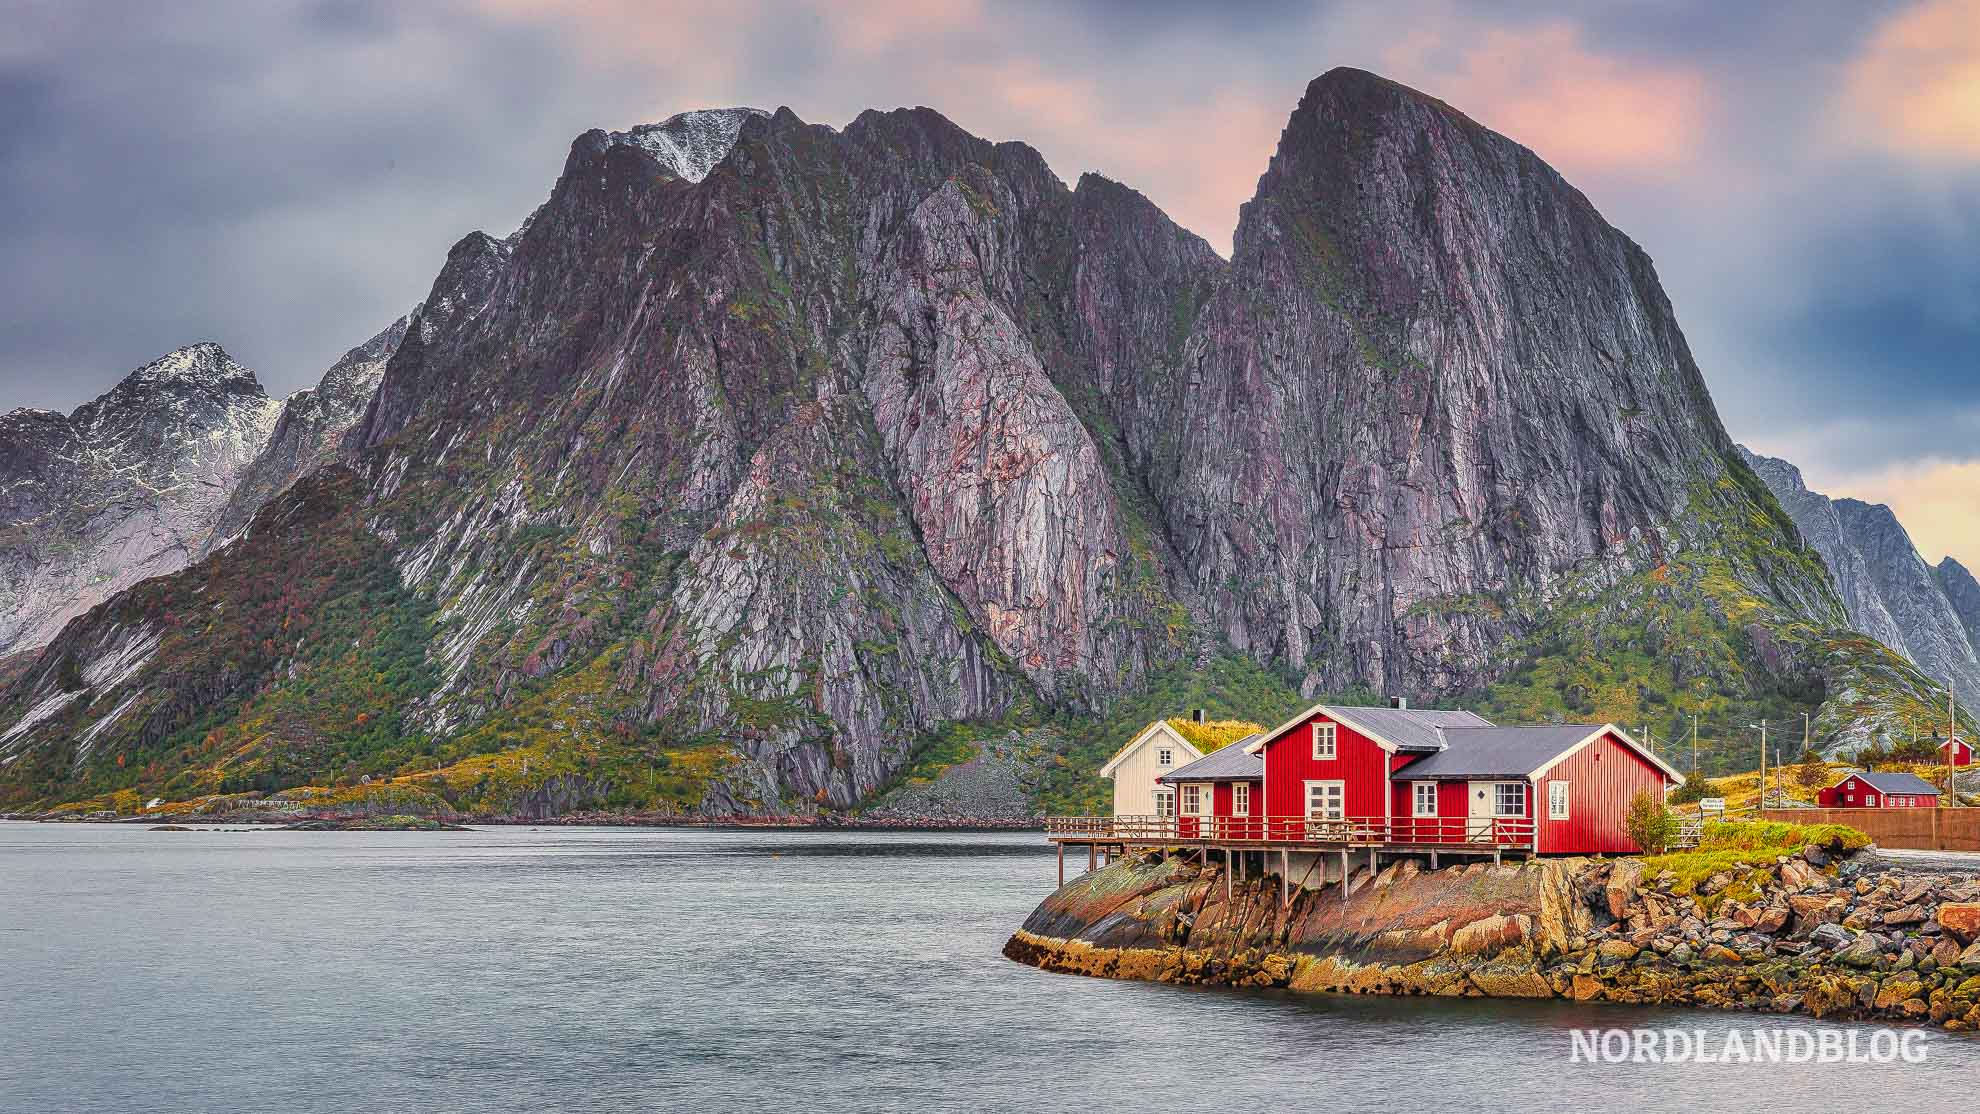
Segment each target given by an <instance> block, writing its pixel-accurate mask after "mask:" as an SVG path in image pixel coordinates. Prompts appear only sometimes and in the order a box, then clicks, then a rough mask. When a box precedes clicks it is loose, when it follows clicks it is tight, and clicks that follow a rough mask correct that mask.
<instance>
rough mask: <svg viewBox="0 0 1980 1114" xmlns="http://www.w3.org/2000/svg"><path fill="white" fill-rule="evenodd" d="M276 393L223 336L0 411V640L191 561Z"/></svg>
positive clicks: (271, 412)
mask: <svg viewBox="0 0 1980 1114" xmlns="http://www.w3.org/2000/svg"><path fill="white" fill-rule="evenodd" d="M279 408H280V404H279V403H276V402H274V401H273V400H271V399H270V398H269V397H268V396H267V394H265V393H264V392H263V391H262V389H261V384H260V383H259V382H258V381H256V379H255V377H254V373H253V372H251V371H249V370H247V369H246V368H244V367H242V366H241V365H239V364H237V363H235V362H234V361H233V359H232V358H230V357H229V356H228V355H227V353H226V352H225V351H224V350H222V349H221V347H220V346H219V345H217V344H211V343H207V344H194V345H189V346H187V347H185V348H181V349H178V350H177V351H174V352H171V353H169V354H167V355H165V356H162V357H160V358H159V359H157V360H154V361H152V362H151V363H149V364H146V365H145V366H143V367H141V368H138V369H137V370H136V371H133V372H131V373H130V374H129V375H128V376H126V377H125V378H124V379H123V381H122V382H120V383H118V384H117V386H116V387H114V388H113V389H111V390H110V391H109V392H108V393H107V394H105V395H103V396H102V397H100V398H98V399H96V400H95V401H93V402H89V403H86V404H85V405H83V406H81V407H79V408H78V409H77V410H76V411H75V412H74V413H73V414H69V415H67V416H64V415H61V414H56V413H51V412H49V411H45V410H25V409H24V410H16V411H14V412H13V413H11V414H8V415H7V416H6V417H5V418H0V490H4V492H5V494H4V496H0V523H4V524H5V527H4V534H0V537H4V541H0V653H6V652H12V651H16V650H20V649H25V648H29V647H34V646H39V645H42V644H44V643H46V642H47V641H49V640H50V639H51V638H53V637H54V636H55V633H56V632H57V631H59V630H60V629H61V628H62V625H63V624H64V623H67V622H68V621H69V620H70V619H73V618H75V617H76V616H78V615H81V614H83V613H84V612H86V611H88V610H89V609H90V608H92V607H95V606H96V605H97V604H99V603H101V602H103V601H104V600H106V599H109V598H110V597H112V596H114V595H116V594H117V593H118V592H121V591H123V590H124V589H125V588H128V587H130V586H131V585H133V584H136V583H137V582H139V581H141V580H144V579H146V578H147V577H153V576H160V575H163V574H166V573H170V572H173V571H175V570H177V569H179V568H182V567H184V566H185V565H186V563H187V562H188V561H190V560H192V559H193V557H194V555H195V554H197V553H198V552H199V550H200V547H201V545H202V544H203V543H204V542H205V540H206V538H207V535H208V534H209V533H210V532H211V530H212V528H213V524H214V523H215V522H216V521H217V520H218V519H219V517H220V514H221V511H222V508H223V507H224V506H225V504H226V501H227V498H228V495H229V493H230V492H231V491H232V490H233V487H234V484H235V481H236V480H237V478H238V477H239V476H240V474H241V472H242V470H243V469H244V468H246V467H247V465H248V464H249V462H250V461H251V460H252V459H253V458H254V455H255V453H256V452H257V451H258V450H259V449H260V447H261V445H262V443H263V442H264V441H266V440H267V437H268V433H269V430H270V429H271V428H273V426H274V424H275V419H276V412H277V410H278V409H279Z"/></svg>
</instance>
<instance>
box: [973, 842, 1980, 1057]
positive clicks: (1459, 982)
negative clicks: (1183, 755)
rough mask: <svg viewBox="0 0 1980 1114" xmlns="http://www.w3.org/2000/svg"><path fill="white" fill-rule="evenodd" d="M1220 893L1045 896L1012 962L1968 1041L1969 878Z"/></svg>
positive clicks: (1256, 882)
mask: <svg viewBox="0 0 1980 1114" xmlns="http://www.w3.org/2000/svg"><path fill="white" fill-rule="evenodd" d="M1342 888H1343V887H1342V885H1341V884H1339V883H1335V884H1332V885H1328V886H1326V887H1324V888H1322V889H1317V890H1309V889H1298V890H1295V891H1294V894H1293V898H1292V901H1291V903H1290V906H1289V907H1288V906H1282V905H1281V904H1280V899H1279V894H1280V889H1279V882H1278V880H1277V878H1276V877H1274V876H1269V875H1268V876H1264V877H1255V876H1254V877H1251V878H1249V879H1248V880H1247V881H1245V882H1240V883H1235V884H1234V885H1233V886H1232V887H1231V891H1230V892H1231V900H1230V901H1229V902H1226V900H1225V896H1224V895H1225V892H1226V891H1225V879H1224V876H1223V873H1222V869H1221V867H1220V866H1219V865H1218V864H1216V863H1215V862H1214V861H1213V862H1212V863H1210V864H1208V865H1202V864H1199V863H1196V862H1194V861H1192V860H1191V859H1190V858H1189V857H1187V856H1185V855H1164V854H1161V853H1151V854H1148V855H1143V856H1140V857H1135V858H1129V859H1125V860H1123V861H1121V862H1119V863H1116V864H1114V865H1112V866H1109V867H1107V868H1105V869H1102V870H1099V871H1096V872H1094V873H1092V874H1088V875H1085V876H1083V877H1081V878H1079V879H1076V880H1074V881H1073V882H1070V883H1068V884H1067V885H1066V886H1065V887H1063V888H1062V889H1060V890H1059V891H1058V892H1057V893H1054V894H1053V895H1052V896H1051V897H1049V898H1047V899H1046V900H1045V902H1044V903H1043V904H1041V905H1040V906H1039V907H1038V909H1037V910H1036V911H1034V912H1033V913H1032V914H1031V916H1030V917H1029V918H1028V919H1027V920H1026V921H1025V923H1024V926H1023V927H1022V928H1021V929H1020V930H1019V931H1018V932H1017V933H1016V934H1015V935H1013V936H1012V937H1011V939H1010V941H1009V942H1008V943H1007V944H1006V945H1005V947H1004V954H1005V955H1006V956H1008V957H1010V958H1011V959H1014V960H1016V961H1018V962H1021V963H1028V964H1031V965H1033V966H1036V967H1040V968H1043V969H1045V970H1048V971H1059V972H1065V973H1071V974H1082V975H1092V976H1098V977H1105V978H1132V979H1146V980H1152V981H1159V982H1171V983H1194V984H1206V985H1222V986H1252V987H1283V988H1287V989H1292V990H1303V991H1319V992H1333V993H1349V994H1398V995H1415V994H1423V995H1443V996H1456V997H1514V998H1566V999H1572V1000H1576V1001H1608V1002H1623V1003H1634V1004H1642V1005H1689V1006H1709V1007H1715V1008H1721V1009H1738V1010H1753V1011H1761V1012H1773V1013H1798V1014H1807V1015H1811V1016H1814V1017H1825V1018H1844V1019H1867V1018H1882V1019H1891V1020H1902V1021H1917V1022H1930V1023H1932V1024H1936V1025H1940V1026H1942V1027H1944V1028H1945V1029H1947V1030H1952V1031H1959V1030H1972V1029H1976V1028H1980V876H1976V875H1974V874H1971V873H1952V874H1947V873H1935V872H1917V871H1912V870H1908V869H1906V868H1905V867H1903V866H1900V865H1897V864H1895V863H1892V862H1890V861H1889V860H1887V859H1883V858H1881V857H1879V856H1877V855H1876V854H1874V849H1872V850H1871V851H1868V852H1862V853H1855V854H1849V853H1845V852H1840V851H1830V850H1827V849H1823V848H1819V847H1811V848H1809V849H1807V850H1806V851H1804V852H1801V853H1798V854H1794V855H1789V856H1781V857H1779V858H1778V859H1777V861H1775V862H1773V863H1771V864H1763V865H1753V864H1739V865H1736V866H1733V867H1729V868H1728V869H1726V870H1724V871H1720V872H1717V873H1714V874H1713V875H1712V876H1711V877H1709V878H1707V879H1706V880H1704V881H1703V882H1702V883H1700V884H1699V885H1698V886H1697V887H1696V892H1682V891H1683V889H1684V887H1683V885H1682V884H1681V883H1680V882H1679V880H1678V879H1676V878H1674V877H1673V876H1672V875H1671V874H1670V873H1669V872H1664V873H1662V874H1660V875H1658V876H1656V877H1646V876H1645V872H1644V868H1643V864H1642V862H1641V861H1640V860H1636V859H1616V860H1607V859H1586V858H1572V859H1540V860H1535V861H1531V862H1524V863H1507V864H1504V865H1496V866H1495V865H1493V864H1490V863H1483V862H1480V863H1474V864H1472V865H1468V866H1454V867H1449V868H1446V869H1444V870H1439V871H1425V870H1422V869H1420V868H1419V867H1418V865H1417V864H1416V863H1414V862H1413V861H1400V862H1396V863H1392V864H1390V865H1388V866H1386V867H1384V868H1383V869H1382V870H1381V871H1379V872H1376V873H1373V874H1371V873H1370V872H1369V871H1368V870H1367V869H1366V868H1361V869H1358V870H1356V871H1355V872H1354V873H1352V874H1351V875H1350V876H1349V877H1348V879H1347V880H1346V883H1345V888H1346V891H1347V897H1346V899H1345V900H1343V898H1342V896H1341V891H1342Z"/></svg>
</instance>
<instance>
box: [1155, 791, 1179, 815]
mask: <svg viewBox="0 0 1980 1114" xmlns="http://www.w3.org/2000/svg"><path fill="white" fill-rule="evenodd" d="M1175 814H1176V795H1175V793H1174V791H1170V792H1167V793H1157V794H1155V815H1156V816H1158V817H1161V818H1162V819H1165V820H1166V819H1168V818H1169V817H1171V816H1174V815H1175Z"/></svg>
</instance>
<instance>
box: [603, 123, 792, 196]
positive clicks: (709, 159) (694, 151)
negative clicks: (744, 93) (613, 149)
mask: <svg viewBox="0 0 1980 1114" xmlns="http://www.w3.org/2000/svg"><path fill="white" fill-rule="evenodd" d="M769 115H770V114H769V113H768V112H765V111H763V110H762V109H760V108H702V109H696V110H695V111H693V112H683V113H681V114H680V115H678V116H669V117H668V118H667V119H665V120H662V121H661V122H660V123H657V124H641V125H640V126H639V127H636V128H634V129H632V130H631V131H626V132H613V133H612V134H611V137H610V138H611V141H612V143H613V144H615V145H623V146H629V147H637V148H639V149H640V150H642V151H645V152H646V153H647V154H649V155H652V156H653V157H654V158H655V159H657V160H659V162H660V165H661V166H663V167H666V168H667V169H668V170H669V171H671V172H672V173H673V175H674V176H675V177H677V178H685V179H687V180H688V181H690V182H699V181H701V180H702V179H703V178H706V177H708V172H709V171H711V170H713V169H715V166H716V164H717V163H720V162H721V161H722V160H723V159H725V158H727V157H728V155H729V152H730V151H731V150H733V149H734V148H735V145H736V136H737V135H739V134H741V132H742V126H743V122H744V121H745V120H748V119H749V118H750V117H752V116H769Z"/></svg>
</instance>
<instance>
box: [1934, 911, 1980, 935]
mask: <svg viewBox="0 0 1980 1114" xmlns="http://www.w3.org/2000/svg"><path fill="white" fill-rule="evenodd" d="M1938 923H1939V927H1940V928H1942V929H1944V930H1945V931H1946V932H1947V933H1948V934H1949V935H1951V936H1952V937H1954V938H1955V939H1957V940H1958V941H1959V942H1960V943H1962V944H1971V943H1973V942H1974V941H1975V940H1976V939H1980V902H1972V901H1948V902H1946V903H1945V904H1944V905H1941V906H1939V917H1938Z"/></svg>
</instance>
